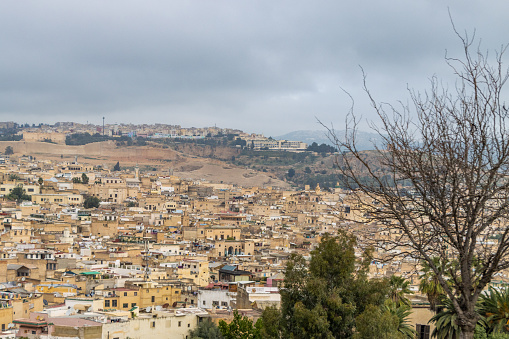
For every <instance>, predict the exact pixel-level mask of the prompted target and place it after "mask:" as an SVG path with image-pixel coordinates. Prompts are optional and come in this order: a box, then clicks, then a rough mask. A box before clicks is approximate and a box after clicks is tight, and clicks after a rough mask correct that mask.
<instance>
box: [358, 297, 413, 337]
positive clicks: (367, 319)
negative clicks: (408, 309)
mask: <svg viewBox="0 0 509 339" xmlns="http://www.w3.org/2000/svg"><path fill="white" fill-rule="evenodd" d="M398 323H399V320H398V317H397V316H396V315H394V314H392V313H391V312H390V311H388V310H384V309H381V308H380V307H377V306H374V305H369V306H368V307H366V309H365V310H364V312H362V313H361V314H360V315H359V316H358V317H357V318H356V330H357V333H355V334H354V336H353V338H354V339H404V338H406V337H405V336H404V335H403V334H402V333H401V332H399V331H398Z"/></svg>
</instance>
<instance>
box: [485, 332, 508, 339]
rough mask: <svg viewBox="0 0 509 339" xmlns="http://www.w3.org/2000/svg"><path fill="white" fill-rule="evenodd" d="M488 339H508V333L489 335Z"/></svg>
mask: <svg viewBox="0 0 509 339" xmlns="http://www.w3.org/2000/svg"><path fill="white" fill-rule="evenodd" d="M488 339H509V333H500V332H499V333H491V334H490V335H489V336H488Z"/></svg>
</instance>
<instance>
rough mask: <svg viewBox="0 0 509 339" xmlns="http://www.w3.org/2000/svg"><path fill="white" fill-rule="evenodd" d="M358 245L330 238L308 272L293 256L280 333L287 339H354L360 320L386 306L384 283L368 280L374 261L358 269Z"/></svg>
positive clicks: (341, 236) (299, 258) (287, 271)
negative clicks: (370, 307)
mask: <svg viewBox="0 0 509 339" xmlns="http://www.w3.org/2000/svg"><path fill="white" fill-rule="evenodd" d="M354 246H355V239H354V237H352V236H350V235H347V234H345V233H340V234H339V236H337V237H330V236H325V237H324V238H323V239H322V241H321V242H320V244H319V245H318V247H317V248H316V249H315V250H313V251H312V252H311V260H310V262H309V266H308V264H307V262H306V261H305V260H304V258H303V257H302V256H299V255H292V256H291V257H290V259H289V260H288V263H287V266H286V269H285V288H284V289H282V290H281V304H282V305H281V313H282V317H281V330H282V332H283V334H284V335H283V337H285V338H349V337H351V336H352V334H353V328H354V327H355V318H356V317H357V316H358V315H359V314H361V313H362V312H364V310H365V309H366V307H367V306H368V305H374V306H377V307H379V306H381V305H382V304H383V302H384V300H385V298H386V295H387V292H388V284H387V282H386V281H385V280H376V279H373V280H368V279H367V277H366V269H367V263H369V255H366V257H365V258H364V261H363V262H360V264H361V265H359V266H358V268H356V263H357V259H356V257H355V252H354Z"/></svg>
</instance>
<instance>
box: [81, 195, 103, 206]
mask: <svg viewBox="0 0 509 339" xmlns="http://www.w3.org/2000/svg"><path fill="white" fill-rule="evenodd" d="M100 202H101V200H100V199H99V198H98V197H92V196H89V197H86V198H85V201H84V202H83V206H84V207H85V208H98V207H99V203H100Z"/></svg>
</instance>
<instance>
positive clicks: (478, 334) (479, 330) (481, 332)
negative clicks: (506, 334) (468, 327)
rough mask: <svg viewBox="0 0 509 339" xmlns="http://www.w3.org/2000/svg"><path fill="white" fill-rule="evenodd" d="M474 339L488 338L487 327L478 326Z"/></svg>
mask: <svg viewBox="0 0 509 339" xmlns="http://www.w3.org/2000/svg"><path fill="white" fill-rule="evenodd" d="M474 339H488V335H487V334H486V329H485V328H484V327H482V326H476V328H475V330H474Z"/></svg>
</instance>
